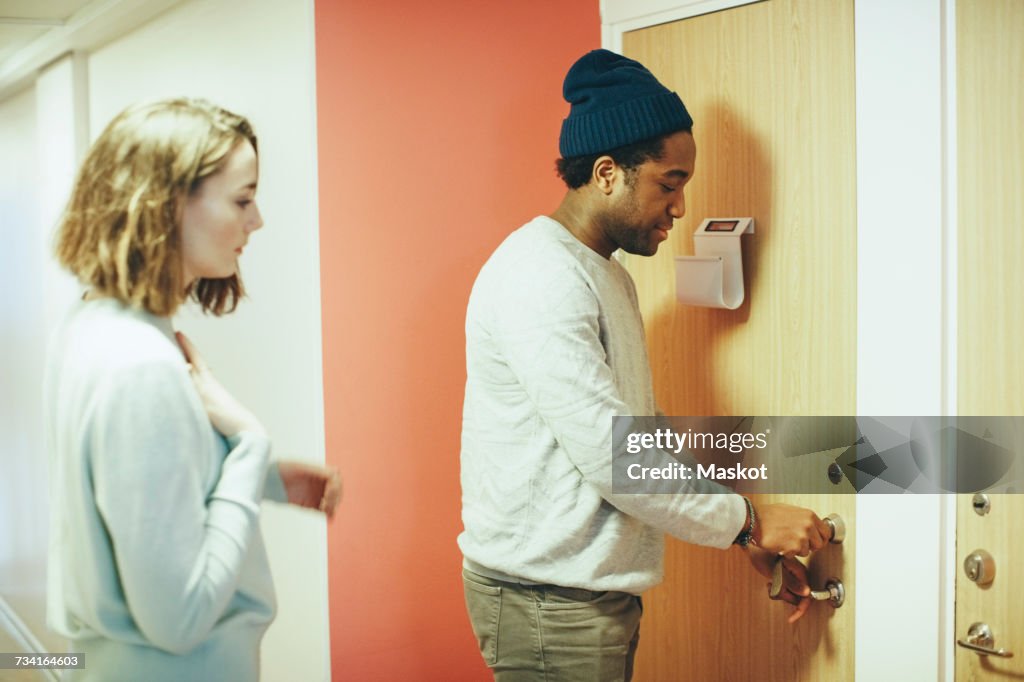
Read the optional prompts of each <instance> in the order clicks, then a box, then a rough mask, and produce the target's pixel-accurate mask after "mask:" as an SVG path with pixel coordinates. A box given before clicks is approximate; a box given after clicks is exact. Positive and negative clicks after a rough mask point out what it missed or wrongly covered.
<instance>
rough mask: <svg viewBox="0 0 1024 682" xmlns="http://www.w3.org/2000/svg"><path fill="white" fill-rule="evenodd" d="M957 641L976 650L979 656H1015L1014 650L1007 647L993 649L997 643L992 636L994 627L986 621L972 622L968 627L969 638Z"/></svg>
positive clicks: (966, 647)
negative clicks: (1008, 649)
mask: <svg viewBox="0 0 1024 682" xmlns="http://www.w3.org/2000/svg"><path fill="white" fill-rule="evenodd" d="M956 643H957V644H958V645H960V646H962V647H963V648H965V649H970V650H971V651H974V652H975V653H977V654H978V655H979V656H1000V657H1002V658H1013V652H1012V651H1007V650H1006V649H1002V648H1000V649H993V648H992V646H993V645H994V644H995V643H996V640H995V637H993V636H992V628H990V627H989V626H988V625H987V624H986V623H972V624H971V627H970V628H968V629H967V639H966V640H962V639H958V640H956Z"/></svg>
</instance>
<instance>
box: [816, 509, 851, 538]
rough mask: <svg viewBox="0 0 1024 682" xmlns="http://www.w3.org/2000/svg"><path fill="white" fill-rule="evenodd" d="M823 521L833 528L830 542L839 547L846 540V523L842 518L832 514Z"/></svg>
mask: <svg viewBox="0 0 1024 682" xmlns="http://www.w3.org/2000/svg"><path fill="white" fill-rule="evenodd" d="M822 520H823V521H824V522H825V523H827V524H828V525H829V527H830V528H832V535H831V536H830V537H829V539H828V541H829V542H831V543H832V544H834V545H838V544H839V543H841V542H842V541H843V540H845V539H846V522H845V521H843V517H842V516H840V515H839V514H836V513H832V514H829V515H828V516H826V517H825V518H824V519H822Z"/></svg>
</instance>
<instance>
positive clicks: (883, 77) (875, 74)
mask: <svg viewBox="0 0 1024 682" xmlns="http://www.w3.org/2000/svg"><path fill="white" fill-rule="evenodd" d="M758 1H761V0H600V4H601V39H602V45H603V46H604V47H606V48H608V49H610V50H613V51H616V52H621V51H622V36H623V34H624V33H626V32H628V31H633V30H637V29H641V28H647V27H649V26H655V25H657V24H663V23H666V22H670V21H677V20H679V19H686V18H690V17H694V16H698V15H701V14H707V13H710V12H716V11H719V10H723V9H730V8H733V7H739V6H741V5H748V4H753V3H754V2H758ZM767 1H771V0H767ZM955 7H956V0H900V2H899V3H894V2H892V0H855V1H854V30H855V51H856V56H855V58H856V83H855V87H856V102H857V104H856V107H857V111H856V116H857V118H856V120H857V123H856V134H857V145H856V149H857V413H858V414H859V415H935V414H946V415H955V414H956V371H957V367H956V338H957V327H956V320H957V317H956V273H957V265H956V263H957V225H956V192H955V190H956V187H957V182H956V181H957V178H956V77H955V76H956V31H955V30H954V29H955V26H956V15H955ZM681 95H682V96H683V98H684V101H685V97H686V93H681ZM698 126H699V122H698ZM818 511H819V512H821V513H824V512H827V511H828V510H818ZM854 528H855V529H856V532H855V533H854V534H853V535H854V537H855V538H856V542H857V545H856V579H855V580H856V584H855V585H852V586H850V588H851V589H852V591H853V593H854V594H856V599H854V600H853V604H855V608H856V634H855V638H856V639H855V641H856V653H855V670H856V679H857V680H864V681H867V680H874V679H897V678H898V679H904V680H929V681H930V680H943V681H945V682H952V681H953V674H954V669H953V649H954V645H953V637H954V630H953V625H954V623H953V614H954V579H955V576H956V555H955V551H956V497H955V496H954V495H861V496H860V497H859V499H858V500H857V518H856V521H855V524H854ZM894 601H898V602H899V604H900V609H899V613H900V615H901V616H902V617H901V618H899V619H896V618H893V617H892V615H891V614H892V605H893V602H894Z"/></svg>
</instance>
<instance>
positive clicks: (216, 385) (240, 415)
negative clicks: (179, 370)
mask: <svg viewBox="0 0 1024 682" xmlns="http://www.w3.org/2000/svg"><path fill="white" fill-rule="evenodd" d="M175 336H176V337H177V339H178V345H180V346H181V350H182V351H183V352H184V353H185V359H186V360H187V361H188V364H189V374H190V375H191V376H192V382H193V383H194V384H195V386H196V390H197V391H198V392H199V397H200V398H201V399H202V401H203V407H205V408H206V414H207V415H208V416H209V417H210V422H211V423H212V424H213V428H215V429H217V430H218V431H220V432H221V433H222V434H223V435H224V436H225V437H228V438H230V437H231V436H234V435H236V434H237V433H239V432H240V431H253V432H256V433H266V431H265V430H264V429H263V425H262V424H260V422H259V420H258V419H256V417H255V416H254V415H253V414H252V412H250V411H249V410H247V409H245V407H244V406H243V405H242V404H241V403H240V402H238V401H237V400H236V399H235V397H234V396H232V395H231V394H230V393H228V391H227V389H226V388H224V387H223V386H222V385H221V384H220V382H219V381H217V378H216V377H214V376H213V372H211V371H210V367H209V366H208V365H207V364H206V360H204V359H203V356H202V355H201V354H200V353H199V350H198V349H197V348H196V347H195V346H194V345H192V342H191V341H190V340H189V338H188V337H187V336H185V335H184V334H182V333H181V332H176V333H175Z"/></svg>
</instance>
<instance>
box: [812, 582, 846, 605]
mask: <svg viewBox="0 0 1024 682" xmlns="http://www.w3.org/2000/svg"><path fill="white" fill-rule="evenodd" d="M811 599H816V600H817V601H827V602H829V603H830V604H832V608H836V609H838V608H839V607H840V606H842V605H843V602H844V601H846V588H844V587H843V582H842V581H841V580H840V579H839V578H829V579H828V580H827V581H826V582H825V589H824V590H811Z"/></svg>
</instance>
